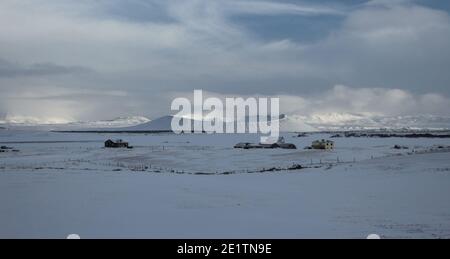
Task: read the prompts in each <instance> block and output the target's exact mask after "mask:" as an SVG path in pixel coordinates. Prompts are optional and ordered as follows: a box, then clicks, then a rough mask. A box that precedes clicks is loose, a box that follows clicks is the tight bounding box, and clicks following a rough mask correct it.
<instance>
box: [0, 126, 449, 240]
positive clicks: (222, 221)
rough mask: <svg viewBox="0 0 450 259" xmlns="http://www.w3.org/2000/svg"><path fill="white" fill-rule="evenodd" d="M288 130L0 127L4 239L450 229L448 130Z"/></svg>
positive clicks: (342, 234) (395, 233) (398, 234)
mask: <svg viewBox="0 0 450 259" xmlns="http://www.w3.org/2000/svg"><path fill="white" fill-rule="evenodd" d="M284 137H285V139H286V141H287V142H291V143H294V144H295V145H297V147H298V148H299V149H298V150H281V149H275V150H240V149H233V146H234V144H236V143H238V142H258V140H259V137H258V136H256V135H245V134H244V135H205V134H200V135H191V134H187V135H174V134H155V135H152V134H147V135H144V134H93V133H89V134H87V133H85V134H79V133H78V134H77V133H54V132H47V131H24V130H0V145H1V146H8V147H13V148H14V149H15V150H18V152H13V151H12V150H8V151H7V152H3V153H0V238H5V237H14V238H27V237H31V238H64V237H66V236H67V235H68V234H71V233H77V234H79V235H81V236H82V237H85V238H101V237H106V238H119V237H124V238H140V237H143V238H309V237H311V238H365V237H366V236H367V235H369V234H372V233H376V234H379V235H381V236H383V237H386V238H450V152H449V149H448V148H438V146H450V139H429V138H423V139H421V138H420V139H408V138H386V139H384V138H336V139H333V140H334V141H336V147H337V148H336V150H334V151H313V150H304V149H303V148H304V147H306V146H308V145H311V142H312V141H313V140H316V139H322V138H325V139H329V137H330V135H329V134H320V133H315V134H310V135H309V136H307V137H301V138H298V137H296V134H284ZM119 138H120V139H124V140H126V141H128V142H130V144H131V145H132V146H134V149H104V148H103V142H104V141H105V140H107V139H119ZM394 145H400V146H406V147H408V148H409V149H401V150H397V149H393V148H392V147H393V146H394ZM294 165H302V166H303V167H305V168H304V169H301V170H288V169H289V168H292V167H293V166H294Z"/></svg>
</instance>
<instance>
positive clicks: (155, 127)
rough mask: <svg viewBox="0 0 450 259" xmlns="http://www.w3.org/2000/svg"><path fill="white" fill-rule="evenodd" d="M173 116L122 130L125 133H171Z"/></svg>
mask: <svg viewBox="0 0 450 259" xmlns="http://www.w3.org/2000/svg"><path fill="white" fill-rule="evenodd" d="M172 118H173V116H164V117H161V118H158V119H155V120H152V121H148V122H146V123H142V124H139V125H135V126H132V127H126V128H121V130H125V131H170V130H171V128H172V126H171V125H172Z"/></svg>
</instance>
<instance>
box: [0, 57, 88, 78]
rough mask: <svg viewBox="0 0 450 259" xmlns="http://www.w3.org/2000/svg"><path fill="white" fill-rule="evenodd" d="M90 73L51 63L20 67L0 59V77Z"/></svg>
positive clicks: (79, 68)
mask: <svg viewBox="0 0 450 259" xmlns="http://www.w3.org/2000/svg"><path fill="white" fill-rule="evenodd" d="M87 72H92V70H91V69H89V68H86V67H81V66H61V65H57V64H53V63H35V64H31V65H21V64H18V63H12V62H9V61H6V60H4V59H0V77H23V76H52V75H64V74H80V73H87Z"/></svg>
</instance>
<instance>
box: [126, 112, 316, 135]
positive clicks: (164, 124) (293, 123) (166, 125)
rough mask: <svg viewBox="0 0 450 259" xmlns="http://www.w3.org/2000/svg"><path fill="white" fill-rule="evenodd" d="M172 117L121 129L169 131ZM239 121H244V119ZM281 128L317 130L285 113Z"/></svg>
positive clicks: (284, 130)
mask: <svg viewBox="0 0 450 259" xmlns="http://www.w3.org/2000/svg"><path fill="white" fill-rule="evenodd" d="M172 119H173V116H164V117H161V118H159V119H156V120H153V121H150V122H147V123H144V124H140V125H137V126H133V127H126V128H121V130H125V131H166V130H167V131H171V129H172V126H171V124H172ZM246 120H247V121H248V120H249V119H248V118H247V119H246ZM190 121H191V125H192V123H193V120H190ZM239 123H244V122H243V121H242V122H239ZM247 129H248V127H247ZM280 130H281V131H283V132H291V131H292V132H293V131H305V132H310V131H317V130H316V129H315V128H314V127H312V126H310V125H308V124H306V123H304V122H303V121H302V120H301V119H300V118H298V117H290V116H285V115H282V116H281V117H280Z"/></svg>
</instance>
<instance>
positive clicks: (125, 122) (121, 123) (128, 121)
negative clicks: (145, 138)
mask: <svg viewBox="0 0 450 259" xmlns="http://www.w3.org/2000/svg"><path fill="white" fill-rule="evenodd" d="M148 122H150V120H149V119H148V118H146V117H142V116H131V117H119V118H116V119H113V120H100V121H84V122H74V123H69V124H68V126H69V127H76V128H121V127H131V126H135V125H140V124H143V123H148Z"/></svg>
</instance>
